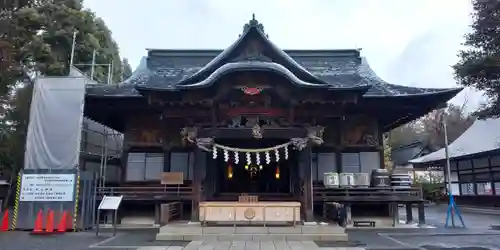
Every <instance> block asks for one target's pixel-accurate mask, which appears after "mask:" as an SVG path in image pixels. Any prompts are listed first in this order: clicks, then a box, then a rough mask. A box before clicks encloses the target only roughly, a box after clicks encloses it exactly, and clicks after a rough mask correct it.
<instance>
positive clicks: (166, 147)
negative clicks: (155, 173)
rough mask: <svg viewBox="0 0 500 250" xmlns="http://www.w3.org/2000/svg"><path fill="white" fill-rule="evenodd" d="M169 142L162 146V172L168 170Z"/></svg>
mask: <svg viewBox="0 0 500 250" xmlns="http://www.w3.org/2000/svg"><path fill="white" fill-rule="evenodd" d="M170 149H171V147H170V145H169V144H166V145H164V146H163V172H170V154H171V151H170Z"/></svg>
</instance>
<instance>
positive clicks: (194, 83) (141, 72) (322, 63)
mask: <svg viewBox="0 0 500 250" xmlns="http://www.w3.org/2000/svg"><path fill="white" fill-rule="evenodd" d="M252 39H253V41H255V39H257V40H258V41H259V43H261V44H262V45H263V46H265V47H266V48H265V50H266V55H258V56H257V57H254V58H252V57H238V56H237V55H238V53H237V52H240V51H241V48H242V46H246V45H245V44H248V43H247V41H251V40H252ZM237 50H239V51H237ZM267 55H271V56H272V58H269V57H266V56H267ZM236 71H270V72H275V73H277V74H280V75H282V76H284V77H286V78H287V79H289V80H290V82H292V83H294V84H295V85H297V86H300V87H308V88H311V87H312V88H325V89H330V90H354V91H360V93H361V94H363V93H364V95H363V96H364V97H366V98H379V97H418V96H436V97H437V98H438V99H440V100H441V99H442V100H444V101H446V100H448V99H449V98H452V97H453V96H454V95H456V94H457V93H458V92H459V91H460V90H461V88H448V89H429V88H416V87H407V86H401V85H394V84H390V83H388V82H386V81H384V80H382V79H381V78H380V77H378V76H377V74H376V73H375V72H374V71H373V70H372V69H371V67H370V66H369V64H368V62H367V60H366V59H365V58H363V57H361V56H360V52H359V50H285V51H283V50H281V49H279V48H278V47H277V46H276V45H274V44H273V43H272V42H271V41H270V40H269V39H268V37H267V35H266V34H265V33H264V28H263V26H262V24H260V23H259V22H257V21H256V20H255V19H252V20H250V22H249V23H248V24H246V25H245V27H244V30H243V33H242V35H240V36H239V38H238V39H237V40H236V41H235V42H234V43H233V44H232V45H231V46H229V47H228V48H227V49H225V50H149V52H148V56H147V57H144V58H142V60H141V63H140V64H139V66H138V67H137V68H136V70H135V71H134V73H133V74H132V76H131V77H129V78H128V79H126V80H125V81H123V82H122V83H120V84H118V85H104V84H98V85H94V86H92V87H88V88H87V94H88V95H94V96H96V95H99V96H111V97H113V96H114V97H124V96H128V97H135V96H140V94H139V93H138V90H152V91H178V90H183V89H190V88H201V87H204V86H210V85H212V84H213V83H214V81H216V80H217V79H219V78H220V77H222V76H223V75H225V74H228V73H230V72H236ZM445 99H446V100H445Z"/></svg>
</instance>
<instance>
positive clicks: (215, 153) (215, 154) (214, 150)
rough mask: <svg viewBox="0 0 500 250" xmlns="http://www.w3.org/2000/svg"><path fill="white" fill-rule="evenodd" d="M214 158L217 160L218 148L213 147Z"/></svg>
mask: <svg viewBox="0 0 500 250" xmlns="http://www.w3.org/2000/svg"><path fill="white" fill-rule="evenodd" d="M212 157H213V158H214V159H217V147H215V146H214V147H212Z"/></svg>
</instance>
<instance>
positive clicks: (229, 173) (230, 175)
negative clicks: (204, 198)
mask: <svg viewBox="0 0 500 250" xmlns="http://www.w3.org/2000/svg"><path fill="white" fill-rule="evenodd" d="M227 178H228V179H233V166H231V164H229V165H227Z"/></svg>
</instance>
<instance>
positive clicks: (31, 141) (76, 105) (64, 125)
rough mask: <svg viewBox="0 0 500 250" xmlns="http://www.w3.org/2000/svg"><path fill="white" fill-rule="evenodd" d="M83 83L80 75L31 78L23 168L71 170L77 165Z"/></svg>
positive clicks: (83, 95) (84, 81)
mask: <svg viewBox="0 0 500 250" xmlns="http://www.w3.org/2000/svg"><path fill="white" fill-rule="evenodd" d="M85 83H86V79H85V78H83V77H40V78H38V79H37V80H36V81H35V86H34V90H33V98H32V101H31V110H30V123H29V125H28V135H27V139H26V151H25V154H24V168H25V169H74V168H75V167H76V166H77V165H78V160H79V154H80V152H79V151H80V139H81V132H80V131H81V124H82V120H83V104H84V98H85Z"/></svg>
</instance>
